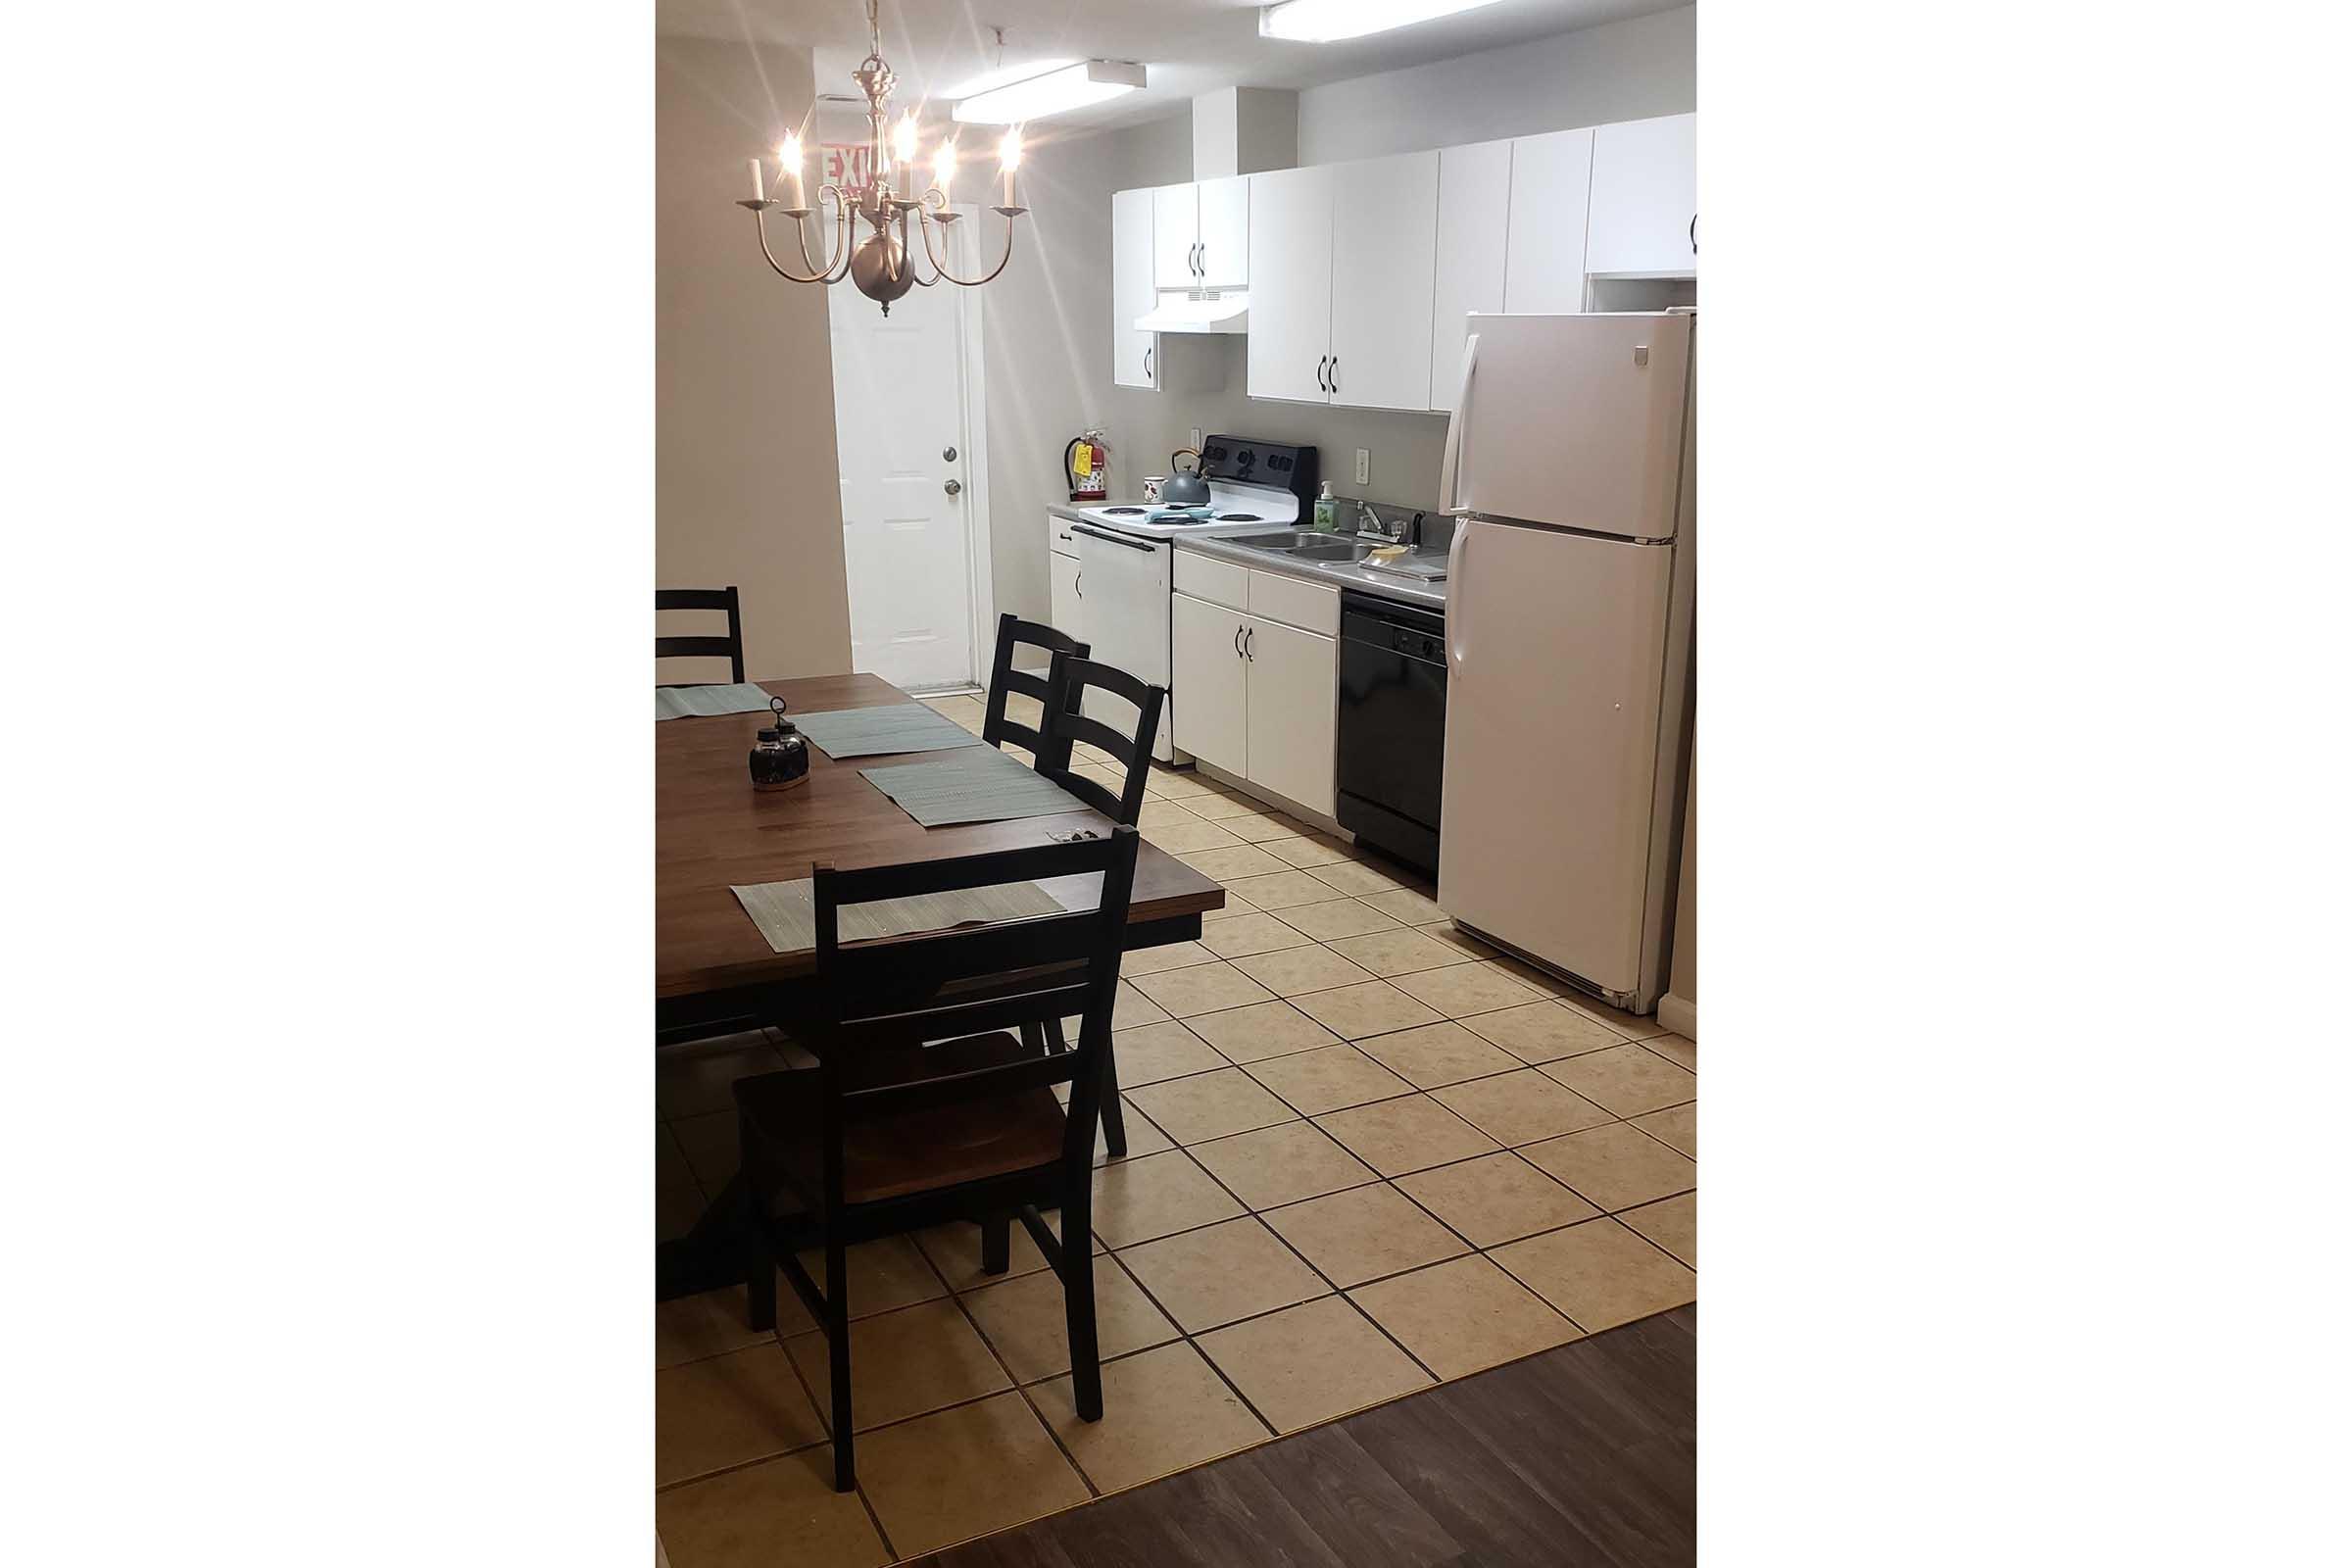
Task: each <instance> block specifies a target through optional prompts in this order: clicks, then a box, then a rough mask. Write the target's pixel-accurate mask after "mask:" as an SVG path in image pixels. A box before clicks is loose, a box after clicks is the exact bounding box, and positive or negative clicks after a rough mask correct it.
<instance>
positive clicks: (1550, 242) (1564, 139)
mask: <svg viewBox="0 0 2352 1568" xmlns="http://www.w3.org/2000/svg"><path fill="white" fill-rule="evenodd" d="M1592 189H1593V131H1592V129H1591V128H1590V127H1587V128H1584V129H1581V130H1555V131H1552V132H1550V133H1548V134H1546V135H1543V136H1521V137H1519V138H1518V139H1517V140H1516V141H1514V142H1512V143H1511V228H1510V242H1509V244H1508V245H1507V246H1506V248H1505V253H1504V259H1503V279H1502V308H1503V309H1504V310H1506V311H1510V312H1512V313H1514V314H1516V315H1523V316H1524V315H1543V316H1557V315H1563V314H1573V313H1575V312H1578V311H1582V310H1583V309H1584V308H1585V271H1586V268H1585V212H1586V203H1587V201H1588V199H1589V198H1590V197H1591V195H1592Z"/></svg>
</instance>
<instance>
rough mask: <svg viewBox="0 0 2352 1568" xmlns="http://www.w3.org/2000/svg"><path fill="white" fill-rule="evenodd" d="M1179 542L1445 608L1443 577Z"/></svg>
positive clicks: (1263, 567) (1208, 542)
mask: <svg viewBox="0 0 2352 1568" xmlns="http://www.w3.org/2000/svg"><path fill="white" fill-rule="evenodd" d="M1342 537H1346V536H1342ZM1176 543H1177V544H1178V545H1179V546H1181V547H1182V548H1184V549H1186V550H1195V551H1199V552H1200V553H1201V555H1204V556H1214V557H1216V558H1217V559H1218V560H1219V561H1232V562H1238V563H1239V564H1242V565H1245V566H1252V567H1255V568H1256V569H1257V570H1259V571H1274V572H1280V573H1282V574H1284V575H1285V576H1291V577H1304V578H1306V579H1307V580H1309V581H1310V582H1328V583H1336V584H1338V585H1339V586H1340V587H1342V588H1353V589H1355V590H1356V591H1358V592H1359V593H1367V594H1372V595H1374V596H1376V597H1378V598H1381V599H1392V600H1395V601H1396V602H1397V604H1400V605H1412V606H1415V607H1417V608H1419V609H1423V610H1436V611H1439V612H1443V611H1444V610H1445V609H1446V584H1445V582H1444V581H1443V580H1440V581H1438V582H1421V581H1418V580H1416V579H1414V578H1411V577H1399V576H1397V575H1396V574H1395V573H1394V572H1387V571H1366V570H1365V569H1364V568H1363V567H1361V566H1357V565H1352V564H1349V565H1342V564H1339V563H1338V562H1333V561H1294V560H1292V559H1291V558H1290V557H1288V556H1286V555H1284V554H1282V553H1281V552H1280V551H1275V550H1252V549H1250V547H1249V546H1248V545H1243V544H1236V543H1234V542H1233V541H1232V540H1231V539H1218V538H1205V539H1179V540H1177V541H1176Z"/></svg>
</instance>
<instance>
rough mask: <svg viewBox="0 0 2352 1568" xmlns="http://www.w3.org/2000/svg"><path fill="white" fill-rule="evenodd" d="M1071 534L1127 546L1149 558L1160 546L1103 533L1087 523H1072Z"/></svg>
mask: <svg viewBox="0 0 2352 1568" xmlns="http://www.w3.org/2000/svg"><path fill="white" fill-rule="evenodd" d="M1070 532H1072V533H1082V534H1084V535H1086V536H1087V537H1088V538H1089V539H1101V540H1103V541H1104V542H1106V543H1108V544H1114V545H1125V546H1126V547H1127V548H1128V549H1130V550H1141V551H1142V552H1143V553H1144V554H1145V555H1147V556H1148V555H1150V554H1151V553H1152V551H1154V550H1157V549H1158V548H1159V546H1157V545H1148V544H1145V543H1144V542H1143V541H1142V540H1140V539H1129V538H1126V537H1125V536H1123V535H1120V534H1115V533H1103V531H1102V530H1100V529H1097V528H1089V527H1088V526H1087V525H1086V524H1085V523H1083V522H1073V523H1071V524H1070Z"/></svg>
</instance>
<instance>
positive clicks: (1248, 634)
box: [1242, 626, 1257, 664]
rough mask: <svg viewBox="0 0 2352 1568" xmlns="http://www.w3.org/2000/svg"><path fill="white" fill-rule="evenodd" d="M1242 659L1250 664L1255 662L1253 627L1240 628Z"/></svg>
mask: <svg viewBox="0 0 2352 1568" xmlns="http://www.w3.org/2000/svg"><path fill="white" fill-rule="evenodd" d="M1242 657H1243V658H1244V659H1247V660H1248V661H1250V662H1251V663H1252V664H1254V663H1256V662H1257V628H1256V627H1255V626H1244V627H1243V628H1242Z"/></svg>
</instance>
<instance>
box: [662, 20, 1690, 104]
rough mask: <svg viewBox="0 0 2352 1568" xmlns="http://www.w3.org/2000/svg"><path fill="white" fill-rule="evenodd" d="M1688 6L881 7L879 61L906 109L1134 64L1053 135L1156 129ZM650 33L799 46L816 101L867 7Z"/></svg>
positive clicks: (843, 87) (847, 85)
mask: <svg viewBox="0 0 2352 1568" xmlns="http://www.w3.org/2000/svg"><path fill="white" fill-rule="evenodd" d="M1686 3H1688V0H1495V3H1494V4H1490V5H1486V6H1482V7H1480V8H1479V9H1478V10H1475V11H1470V12H1465V13H1463V14H1461V15H1458V16H1452V17H1443V18H1440V19H1439V20H1437V21H1435V22H1424V23H1420V24H1418V25H1413V26H1409V27H1398V28H1396V29H1395V30H1393V31H1389V32H1382V33H1374V34H1372V35H1371V36H1370V37H1366V38H1353V39H1349V40H1348V41H1347V42H1344V43H1321V44H1318V43H1288V42H1284V41H1282V40H1280V39H1273V38H1260V37H1259V36H1258V35H1257V10H1258V7H1257V4H1256V0H882V53H883V55H884V57H885V58H887V59H888V60H889V62H890V65H891V69H892V70H894V71H896V72H897V73H898V75H899V91H898V94H897V97H896V101H897V102H898V103H900V104H909V105H910V104H914V103H917V102H919V101H920V100H922V99H925V98H927V97H929V96H930V95H931V94H933V93H935V92H939V91H942V90H944V89H946V88H949V87H953V86H956V84H958V83H960V82H963V81H965V80H968V79H969V78H970V77H972V76H975V75H978V74H979V73H982V72H984V71H987V70H989V69H991V68H992V67H994V66H995V65H996V63H997V43H996V37H995V34H994V33H993V32H992V31H991V28H992V27H997V26H1002V27H1003V28H1004V29H1005V63H1006V64H1007V65H1018V64H1020V63H1022V62H1023V61H1027V60H1054V59H1063V60H1067V59H1097V60H1134V61H1140V62H1142V64H1143V65H1144V67H1145V68H1146V72H1147V74H1148V77H1149V80H1148V82H1147V84H1146V85H1145V86H1144V87H1142V88H1140V89H1138V90H1137V91H1135V92H1131V93H1125V94H1122V95H1121V96H1119V97H1117V98H1114V99H1112V100H1110V101H1109V102H1107V103H1104V104H1100V105H1097V106H1095V107H1093V108H1090V109H1082V110H1074V111H1072V112H1070V113H1069V114H1066V115H1056V116H1054V120H1053V122H1052V123H1053V124H1054V125H1055V126H1078V125H1115V124H1127V123H1134V122H1137V121H1145V120H1156V119H1159V118H1160V117H1161V116H1163V115H1168V114H1171V113H1173V112H1174V111H1175V110H1176V109H1177V107H1178V106H1180V105H1182V104H1184V103H1185V102H1187V101H1188V100H1190V99H1191V98H1192V97H1193V95H1194V94H1196V93H1202V92H1209V91H1212V90H1214V89H1216V88H1218V87H1230V86H1237V85H1238V86H1244V87H1312V86H1316V85H1319V84H1320V83H1323V82H1327V81H1343V80H1346V79H1347V78H1348V77H1351V76H1367V75H1372V74H1374V73H1379V72H1383V71H1395V70H1397V69H1398V68H1399V67H1403V66H1414V65H1420V64H1423V63H1425V62H1427V61H1432V60H1450V59H1452V58H1453V57H1454V56H1456V55H1466V54H1474V53H1476V52H1478V51H1479V50H1482V49H1497V48H1501V47H1504V46H1506V45H1509V44H1514V43H1525V42H1527V41H1528V40H1530V39H1533V38H1543V37H1548V36H1550V35H1551V34H1553V33H1558V32H1566V31H1568V30H1569V29H1571V28H1574V27H1589V26H1592V25H1595V24H1597V23H1602V22H1615V21H1618V20H1620V19H1622V18H1626V17H1638V16H1645V15H1648V14H1650V13H1652V12H1658V11H1670V10H1674V9H1676V8H1677V7H1679V6H1681V5H1683V4H1686ZM655 15H656V27H657V30H659V31H661V32H663V33H673V34H683V35H686V36H689V37H701V38H727V39H743V40H748V41H752V42H758V43H778V44H795V45H800V46H804V47H809V48H812V49H814V50H815V51H816V56H815V61H816V88H817V91H818V92H819V93H831V92H841V93H852V94H854V93H855V92H856V90H857V89H856V87H855V86H854V85H853V84H852V83H851V81H850V79H849V73H850V72H851V71H852V70H854V69H856V67H857V64H858V61H859V60H861V59H862V58H864V55H865V51H866V37H867V34H866V22H865V0H656V7H655Z"/></svg>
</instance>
